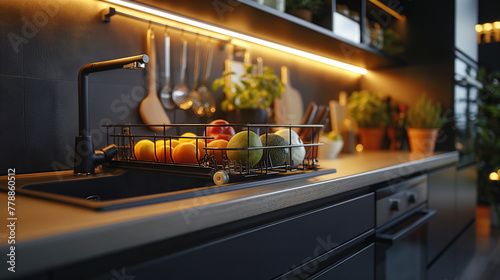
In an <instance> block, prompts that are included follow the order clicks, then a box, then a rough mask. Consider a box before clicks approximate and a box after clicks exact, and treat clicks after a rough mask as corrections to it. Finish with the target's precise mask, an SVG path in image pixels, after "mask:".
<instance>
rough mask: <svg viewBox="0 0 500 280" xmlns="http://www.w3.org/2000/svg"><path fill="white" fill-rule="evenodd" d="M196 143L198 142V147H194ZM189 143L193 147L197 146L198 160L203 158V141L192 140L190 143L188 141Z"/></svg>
mask: <svg viewBox="0 0 500 280" xmlns="http://www.w3.org/2000/svg"><path fill="white" fill-rule="evenodd" d="M196 142H198V145H196ZM189 143H192V144H193V145H195V146H197V147H198V151H199V152H198V153H199V154H198V157H199V158H203V156H204V155H205V149H204V148H205V139H193V140H191V141H189Z"/></svg>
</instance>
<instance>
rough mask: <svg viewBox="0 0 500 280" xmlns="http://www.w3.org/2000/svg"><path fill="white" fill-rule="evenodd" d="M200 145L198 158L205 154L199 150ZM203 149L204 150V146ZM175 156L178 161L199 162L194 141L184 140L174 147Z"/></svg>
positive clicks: (175, 160)
mask: <svg viewBox="0 0 500 280" xmlns="http://www.w3.org/2000/svg"><path fill="white" fill-rule="evenodd" d="M200 147H201V145H200ZM200 147H198V159H201V158H202V157H203V154H202V153H200V151H199V149H200ZM201 149H202V150H203V148H201ZM173 157H174V162H176V163H198V160H197V158H196V146H195V144H193V143H188V142H184V143H180V144H179V145H177V147H175V149H174V152H173Z"/></svg>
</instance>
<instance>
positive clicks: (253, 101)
mask: <svg viewBox="0 0 500 280" xmlns="http://www.w3.org/2000/svg"><path fill="white" fill-rule="evenodd" d="M253 73H254V66H253V65H246V66H245V72H244V73H243V74H242V75H241V76H240V77H239V79H238V80H239V83H233V84H232V85H231V84H228V83H227V82H226V81H228V80H230V76H231V75H234V72H231V71H226V72H224V73H222V77H220V78H218V79H216V80H215V81H214V82H213V83H212V89H213V90H214V91H215V90H217V89H219V88H221V87H222V91H223V92H224V93H225V95H226V98H225V99H224V100H223V101H222V103H221V108H222V110H223V111H228V110H229V111H231V110H234V109H258V108H261V109H265V108H268V107H270V106H271V105H272V103H273V100H274V99H275V98H279V97H281V94H282V93H283V91H284V90H285V86H284V85H283V83H282V82H281V80H280V78H278V76H276V75H275V74H274V71H273V69H271V68H270V67H267V66H265V67H264V69H263V73H262V74H253Z"/></svg>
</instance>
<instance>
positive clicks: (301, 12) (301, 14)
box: [288, 9, 313, 22]
mask: <svg viewBox="0 0 500 280" xmlns="http://www.w3.org/2000/svg"><path fill="white" fill-rule="evenodd" d="M288 13H289V14H291V15H294V16H296V17H298V18H301V19H303V20H306V21H309V22H311V21H312V18H313V15H312V12H311V11H310V10H306V9H297V10H292V11H289V12H288Z"/></svg>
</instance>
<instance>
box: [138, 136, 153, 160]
mask: <svg viewBox="0 0 500 280" xmlns="http://www.w3.org/2000/svg"><path fill="white" fill-rule="evenodd" d="M134 155H135V157H136V158H137V160H144V161H154V160H155V144H154V143H153V141H151V140H148V139H143V140H141V141H139V142H137V143H136V144H135V145H134Z"/></svg>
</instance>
